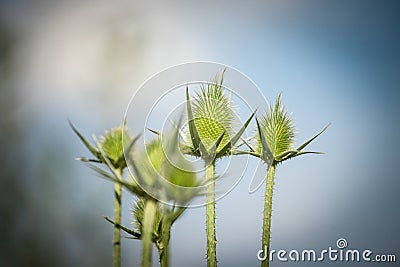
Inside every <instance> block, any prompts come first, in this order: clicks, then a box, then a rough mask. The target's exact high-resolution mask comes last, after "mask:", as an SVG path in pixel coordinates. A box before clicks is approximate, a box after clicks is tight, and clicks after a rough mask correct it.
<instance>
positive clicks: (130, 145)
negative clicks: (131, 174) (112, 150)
mask: <svg viewBox="0 0 400 267" xmlns="http://www.w3.org/2000/svg"><path fill="white" fill-rule="evenodd" d="M139 137H140V134H139V135H137V136H136V137H135V138H133V139H132V140H131V141H130V142H129V144H128V145H127V146H126V147H125V148H124V150H123V151H122V153H121V155H119V157H118V160H117V162H118V163H120V162H123V161H126V160H125V154H128V153H130V151H131V150H132V148H133V146H134V145H135V143H136V141H137V140H138V139H139Z"/></svg>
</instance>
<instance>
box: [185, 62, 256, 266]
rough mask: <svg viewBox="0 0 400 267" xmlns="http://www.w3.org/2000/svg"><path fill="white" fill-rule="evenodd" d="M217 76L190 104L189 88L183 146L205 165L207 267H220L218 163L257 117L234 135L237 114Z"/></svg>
mask: <svg viewBox="0 0 400 267" xmlns="http://www.w3.org/2000/svg"><path fill="white" fill-rule="evenodd" d="M224 74H225V70H224V71H223V72H222V75H221V79H219V75H218V74H217V75H216V76H215V78H214V80H213V82H211V83H208V85H207V86H202V87H201V89H200V91H198V92H197V94H196V98H195V99H194V100H193V102H191V100H190V96H189V88H188V87H186V108H187V115H188V126H189V140H190V141H189V144H188V145H182V151H184V152H185V153H187V154H190V155H192V156H195V157H199V158H202V159H203V161H204V163H205V169H206V171H205V183H206V187H207V188H206V234H207V265H208V266H209V267H214V266H217V250H216V244H217V239H216V228H215V180H216V175H215V164H216V161H217V159H219V158H221V157H224V156H229V155H231V153H232V150H233V148H234V146H235V144H236V143H237V142H238V140H239V139H240V137H241V135H242V134H243V132H244V131H245V129H246V127H247V125H248V124H249V123H250V121H251V119H252V118H253V116H254V113H253V114H252V115H251V116H250V118H249V119H248V120H247V121H246V122H245V124H244V125H243V126H242V127H241V128H240V130H239V131H238V132H237V133H234V126H235V125H234V123H235V113H234V110H233V107H232V101H231V99H230V98H229V97H228V96H227V95H226V94H225V91H224V88H223V86H222V83H223V78H224Z"/></svg>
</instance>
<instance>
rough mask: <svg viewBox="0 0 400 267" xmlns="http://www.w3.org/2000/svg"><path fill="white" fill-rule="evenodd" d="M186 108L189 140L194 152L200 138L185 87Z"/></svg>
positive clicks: (187, 90)
mask: <svg viewBox="0 0 400 267" xmlns="http://www.w3.org/2000/svg"><path fill="white" fill-rule="evenodd" d="M186 108H187V113H188V121H189V132H190V138H191V141H192V144H193V147H194V149H195V151H197V150H198V149H199V145H200V142H201V140H200V136H199V133H198V131H197V128H196V124H195V123H194V118H193V111H192V106H191V104H190V96H189V87H188V86H186Z"/></svg>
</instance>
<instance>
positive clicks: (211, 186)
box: [206, 162, 217, 267]
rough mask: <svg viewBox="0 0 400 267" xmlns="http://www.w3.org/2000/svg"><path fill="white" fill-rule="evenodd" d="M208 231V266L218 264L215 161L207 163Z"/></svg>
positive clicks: (211, 266) (213, 266) (214, 266)
mask: <svg viewBox="0 0 400 267" xmlns="http://www.w3.org/2000/svg"><path fill="white" fill-rule="evenodd" d="M206 181H207V189H206V232H207V266H208V267H216V266H217V238H216V233H215V162H213V163H210V164H207V165H206Z"/></svg>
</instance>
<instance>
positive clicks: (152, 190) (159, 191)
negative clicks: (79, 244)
mask: <svg viewBox="0 0 400 267" xmlns="http://www.w3.org/2000/svg"><path fill="white" fill-rule="evenodd" d="M128 160H129V161H130V164H131V166H132V169H133V172H134V176H135V179H136V181H137V183H138V184H139V185H140V186H141V187H142V188H143V189H144V191H146V192H147V196H145V197H142V198H140V199H139V201H138V202H137V204H136V206H135V208H134V222H135V225H136V228H137V230H138V231H139V232H140V234H141V237H142V242H143V261H142V265H143V266H150V264H151V243H152V242H154V243H155V244H156V246H157V248H158V250H159V254H160V262H161V266H162V267H166V266H168V256H169V252H168V250H169V240H170V231H171V227H172V224H173V223H174V222H175V220H176V219H177V218H178V217H179V216H180V215H181V214H182V212H183V211H184V210H185V209H186V205H187V204H188V203H189V202H190V201H191V200H192V199H193V198H194V197H195V196H197V195H198V193H199V188H200V187H199V185H200V183H199V181H198V180H197V176H196V173H195V172H194V171H193V169H192V166H191V164H189V162H188V161H186V160H185V159H184V158H183V157H179V149H178V131H177V129H176V130H175V131H172V133H167V134H165V135H160V136H157V137H156V138H155V139H154V140H152V141H151V142H150V143H148V144H146V150H145V151H142V152H141V153H136V154H133V155H130V157H129V159H128ZM165 203H172V204H171V206H169V205H168V204H165Z"/></svg>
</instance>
